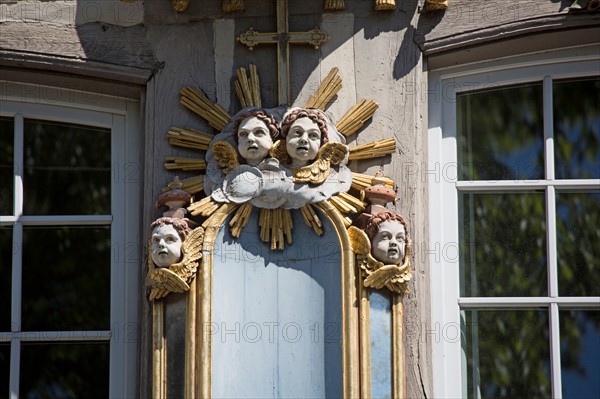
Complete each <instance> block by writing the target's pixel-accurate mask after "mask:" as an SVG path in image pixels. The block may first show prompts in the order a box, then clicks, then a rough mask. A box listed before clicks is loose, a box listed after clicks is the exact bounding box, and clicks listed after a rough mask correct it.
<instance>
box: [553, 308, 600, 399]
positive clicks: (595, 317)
mask: <svg viewBox="0 0 600 399" xmlns="http://www.w3.org/2000/svg"><path fill="white" fill-rule="evenodd" d="M560 347H561V348H560V363H561V366H562V367H561V370H562V391H563V398H564V399H584V398H590V399H592V398H599V397H600V311H590V310H563V311H561V312H560Z"/></svg>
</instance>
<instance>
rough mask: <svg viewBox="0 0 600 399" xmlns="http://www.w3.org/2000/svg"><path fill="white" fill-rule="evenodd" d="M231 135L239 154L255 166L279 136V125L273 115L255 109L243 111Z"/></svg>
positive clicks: (265, 155)
mask: <svg viewBox="0 0 600 399" xmlns="http://www.w3.org/2000/svg"><path fill="white" fill-rule="evenodd" d="M233 137H234V139H235V141H236V143H237V145H238V152H239V153H240V155H241V156H242V157H243V158H244V159H245V160H246V162H247V163H248V164H249V165H252V166H256V165H258V164H259V163H260V162H261V161H262V160H263V159H265V158H266V157H267V155H268V154H269V150H270V149H271V147H272V146H273V143H274V142H275V141H276V140H277V138H278V137H279V127H278V126H277V122H276V121H275V118H274V117H273V115H271V114H269V113H267V112H265V111H263V110H261V109H255V110H252V111H248V112H244V113H243V114H241V115H240V116H239V117H238V118H237V119H236V121H235V124H234V126H233Z"/></svg>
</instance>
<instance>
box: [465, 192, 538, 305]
mask: <svg viewBox="0 0 600 399" xmlns="http://www.w3.org/2000/svg"><path fill="white" fill-rule="evenodd" d="M459 201H460V203H461V205H460V206H459V211H462V214H461V215H459V221H460V231H459V234H460V238H459V239H460V274H461V295H462V296H545V295H546V294H547V292H548V290H547V279H546V276H547V270H546V220H545V203H544V194H543V193H525V194H461V195H459Z"/></svg>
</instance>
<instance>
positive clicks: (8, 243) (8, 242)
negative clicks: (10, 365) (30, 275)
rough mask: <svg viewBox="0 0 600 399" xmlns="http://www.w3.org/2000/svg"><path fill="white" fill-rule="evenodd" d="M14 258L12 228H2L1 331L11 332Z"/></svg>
mask: <svg viewBox="0 0 600 399" xmlns="http://www.w3.org/2000/svg"><path fill="white" fill-rule="evenodd" d="M12 257H13V245H12V227H0V276H2V277H0V315H2V316H0V331H10V330H11V328H10V318H11V315H10V313H11V312H10V306H11V291H12V290H11V286H12ZM0 392H2V391H0Z"/></svg>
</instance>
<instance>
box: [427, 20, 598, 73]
mask: <svg viewBox="0 0 600 399" xmlns="http://www.w3.org/2000/svg"><path fill="white" fill-rule="evenodd" d="M592 23H594V24H596V26H589V24H588V25H582V26H576V27H570V26H568V25H566V24H565V25H561V24H554V25H543V26H537V25H536V26H532V27H531V28H528V29H519V27H518V26H511V25H513V24H510V25H503V26H501V27H495V28H489V29H484V30H477V31H474V32H467V33H464V34H460V35H455V36H451V37H445V38H441V39H436V40H433V41H431V42H426V43H425V45H424V46H423V52H424V55H425V56H427V70H429V71H432V70H436V69H442V68H448V67H453V66H458V65H465V64H471V63H476V62H481V61H486V60H497V59H499V58H506V57H511V56H516V55H523V54H527V53H535V52H542V51H549V50H556V49H560V48H567V47H574V46H585V45H589V44H596V43H598V42H599V40H598V33H597V25H598V24H600V13H598V14H596V19H595V20H593V21H591V22H590V24H592ZM478 35H481V37H479V36H478Z"/></svg>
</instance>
